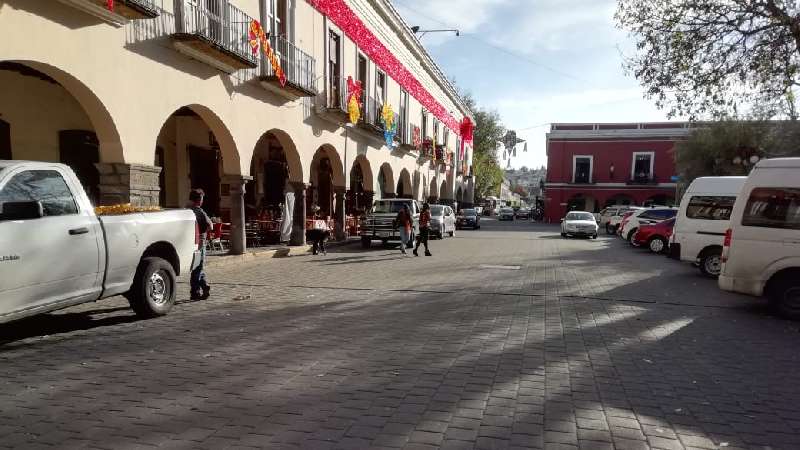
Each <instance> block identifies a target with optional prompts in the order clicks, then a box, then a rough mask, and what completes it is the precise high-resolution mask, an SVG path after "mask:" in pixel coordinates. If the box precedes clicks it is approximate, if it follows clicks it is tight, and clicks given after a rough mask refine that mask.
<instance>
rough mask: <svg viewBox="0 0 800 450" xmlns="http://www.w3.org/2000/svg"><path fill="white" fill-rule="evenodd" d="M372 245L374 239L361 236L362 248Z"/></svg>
mask: <svg viewBox="0 0 800 450" xmlns="http://www.w3.org/2000/svg"><path fill="white" fill-rule="evenodd" d="M371 246H372V240H371V239H370V238H368V237H362V238H361V248H370V247H371Z"/></svg>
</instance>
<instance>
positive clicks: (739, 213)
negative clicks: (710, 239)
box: [719, 158, 800, 318]
mask: <svg viewBox="0 0 800 450" xmlns="http://www.w3.org/2000/svg"><path fill="white" fill-rule="evenodd" d="M719 287H720V288H722V289H724V290H726V291H734V292H742V293H745V294H749V295H767V296H768V297H769V299H770V301H771V303H772V305H773V306H774V307H775V308H776V309H777V311H778V312H779V313H781V314H782V315H785V316H789V317H792V318H800V158H777V159H767V160H763V161H761V162H759V163H758V164H757V165H756V166H755V167H754V168H753V171H752V172H751V173H750V176H749V177H748V178H747V181H746V182H745V184H744V187H743V188H742V192H741V194H740V195H739V197H738V198H737V199H736V203H735V204H734V206H733V212H732V213H731V220H730V228H729V229H728V231H727V232H726V234H725V242H724V245H723V251H722V273H721V274H720V276H719Z"/></svg>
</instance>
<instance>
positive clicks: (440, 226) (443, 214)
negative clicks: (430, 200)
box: [431, 205, 456, 239]
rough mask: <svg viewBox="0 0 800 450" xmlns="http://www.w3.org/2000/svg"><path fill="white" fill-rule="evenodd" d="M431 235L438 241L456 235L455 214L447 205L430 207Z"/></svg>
mask: <svg viewBox="0 0 800 450" xmlns="http://www.w3.org/2000/svg"><path fill="white" fill-rule="evenodd" d="M431 233H433V234H434V235H435V236H437V237H438V238H439V239H442V238H444V237H445V236H451V237H452V236H455V234H456V214H455V212H453V208H451V207H449V206H447V205H431Z"/></svg>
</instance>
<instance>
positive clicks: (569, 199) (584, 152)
mask: <svg viewBox="0 0 800 450" xmlns="http://www.w3.org/2000/svg"><path fill="white" fill-rule="evenodd" d="M689 132H690V128H689V124H687V123H621V124H605V123H595V124H553V125H551V128H550V132H549V133H548V134H547V179H546V180H547V181H546V183H545V193H544V197H545V217H546V219H547V220H549V221H551V222H558V220H559V219H561V218H562V217H564V215H565V214H566V212H567V211H571V210H582V211H590V212H598V211H600V209H602V208H603V207H605V206H609V205H615V204H624V205H644V204H659V205H666V204H672V203H674V201H675V189H676V184H675V181H674V178H673V177H674V176H675V175H676V170H675V159H674V155H673V148H674V146H675V142H676V141H678V140H681V139H685V138H686V136H687V135H688V134H689Z"/></svg>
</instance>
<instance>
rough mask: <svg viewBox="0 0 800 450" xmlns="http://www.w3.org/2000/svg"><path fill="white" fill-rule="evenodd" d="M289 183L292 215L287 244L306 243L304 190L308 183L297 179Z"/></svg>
mask: <svg viewBox="0 0 800 450" xmlns="http://www.w3.org/2000/svg"><path fill="white" fill-rule="evenodd" d="M289 184H290V185H291V186H292V189H294V217H293V218H292V236H291V238H290V239H289V245H306V190H307V189H308V186H309V185H308V184H306V183H303V182H297V181H291V182H289Z"/></svg>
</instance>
